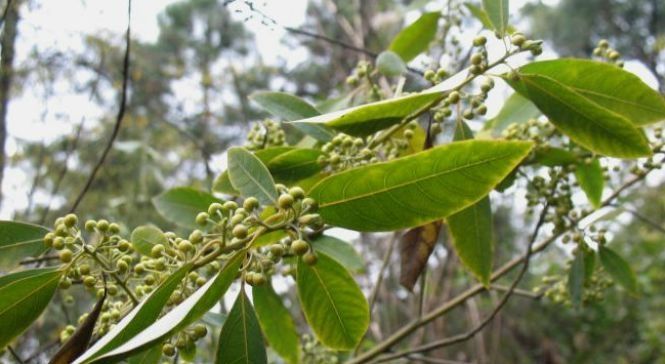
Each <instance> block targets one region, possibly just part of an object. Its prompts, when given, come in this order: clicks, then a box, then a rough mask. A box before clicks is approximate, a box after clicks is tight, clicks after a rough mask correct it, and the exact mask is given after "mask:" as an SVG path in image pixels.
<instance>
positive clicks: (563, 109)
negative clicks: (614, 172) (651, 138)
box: [507, 72, 651, 158]
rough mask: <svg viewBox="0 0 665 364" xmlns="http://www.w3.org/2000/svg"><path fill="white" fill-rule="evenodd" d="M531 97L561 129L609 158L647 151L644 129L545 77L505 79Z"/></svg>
mask: <svg viewBox="0 0 665 364" xmlns="http://www.w3.org/2000/svg"><path fill="white" fill-rule="evenodd" d="M507 82H508V83H509V84H510V85H511V87H513V88H514V89H515V90H516V91H518V92H519V93H521V94H522V95H524V96H525V97H527V98H528V99H529V100H531V101H532V102H533V103H534V104H536V106H538V108H539V109H540V110H541V111H542V112H543V114H545V115H546V116H547V117H548V118H549V120H550V121H551V122H552V124H554V125H555V126H556V127H557V128H558V129H559V130H561V132H563V133H564V134H566V135H567V136H568V137H569V138H570V139H572V140H573V141H575V142H576V143H578V144H580V145H582V146H584V147H585V148H587V149H589V150H591V151H594V152H596V153H599V154H604V155H608V156H612V157H620V158H634V157H641V156H648V155H650V154H651V149H650V148H649V143H648V141H647V139H646V137H645V135H644V132H643V131H642V130H640V129H638V128H636V127H635V126H633V124H632V123H631V122H630V121H628V119H626V118H624V117H622V116H621V115H619V114H616V113H614V112H612V111H610V110H608V109H606V108H604V107H602V106H600V105H598V104H596V103H595V102H593V101H591V100H590V99H588V98H587V97H585V96H584V95H582V94H580V93H579V92H577V91H575V90H574V89H572V88H570V87H568V86H566V85H564V84H562V83H560V82H558V81H556V80H555V79H553V78H550V77H549V76H542V75H538V74H532V73H525V72H521V73H520V76H519V80H517V81H514V80H507Z"/></svg>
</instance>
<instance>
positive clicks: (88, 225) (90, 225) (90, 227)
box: [85, 220, 97, 232]
mask: <svg viewBox="0 0 665 364" xmlns="http://www.w3.org/2000/svg"><path fill="white" fill-rule="evenodd" d="M96 228H97V222H96V221H95V220H88V221H86V222H85V230H86V231H88V232H93V231H95V229H96Z"/></svg>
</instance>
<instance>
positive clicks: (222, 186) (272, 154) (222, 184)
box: [212, 147, 296, 196]
mask: <svg viewBox="0 0 665 364" xmlns="http://www.w3.org/2000/svg"><path fill="white" fill-rule="evenodd" d="M293 150H296V148H293V147H273V148H266V149H261V150H257V151H256V152H254V155H255V156H256V157H257V158H259V159H260V160H261V162H263V164H265V165H268V164H269V163H270V161H271V160H273V159H275V158H277V157H278V156H280V155H282V154H284V153H287V152H290V151H293ZM212 190H213V192H219V193H225V194H227V195H233V196H238V195H240V192H238V191H237V190H236V189H235V188H233V185H232V184H231V180H230V179H229V172H228V170H227V171H224V172H222V173H221V174H220V175H219V176H217V178H215V181H214V182H213V184H212Z"/></svg>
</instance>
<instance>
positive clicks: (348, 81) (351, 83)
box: [346, 76, 358, 86]
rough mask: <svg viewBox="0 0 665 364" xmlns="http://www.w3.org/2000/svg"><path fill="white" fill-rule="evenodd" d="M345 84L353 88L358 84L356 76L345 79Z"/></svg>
mask: <svg viewBox="0 0 665 364" xmlns="http://www.w3.org/2000/svg"><path fill="white" fill-rule="evenodd" d="M346 84H347V85H349V86H355V85H357V84H358V77H356V76H349V77H347V78H346Z"/></svg>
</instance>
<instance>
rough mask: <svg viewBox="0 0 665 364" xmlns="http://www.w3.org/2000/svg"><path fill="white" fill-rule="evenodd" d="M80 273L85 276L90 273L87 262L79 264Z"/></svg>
mask: <svg viewBox="0 0 665 364" xmlns="http://www.w3.org/2000/svg"><path fill="white" fill-rule="evenodd" d="M79 273H81V274H82V275H84V276H85V275H88V274H90V266H89V265H87V264H85V263H83V264H81V265H79Z"/></svg>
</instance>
